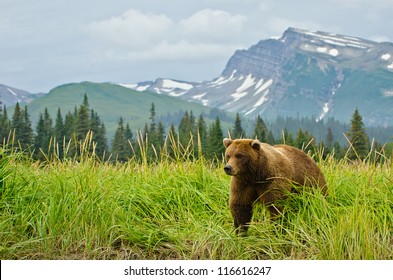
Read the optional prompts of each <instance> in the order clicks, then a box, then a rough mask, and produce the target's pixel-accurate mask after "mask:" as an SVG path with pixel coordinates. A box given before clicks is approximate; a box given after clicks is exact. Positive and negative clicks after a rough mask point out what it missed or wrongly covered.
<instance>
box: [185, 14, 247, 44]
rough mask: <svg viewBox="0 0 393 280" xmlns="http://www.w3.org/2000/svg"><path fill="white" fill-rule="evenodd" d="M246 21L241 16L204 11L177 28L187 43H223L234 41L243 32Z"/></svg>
mask: <svg viewBox="0 0 393 280" xmlns="http://www.w3.org/2000/svg"><path fill="white" fill-rule="evenodd" d="M246 21H247V18H246V17H245V16H243V15H232V14H230V13H229V12H226V11H222V10H210V9H204V10H200V11H197V12H196V13H194V14H193V15H192V16H190V17H189V18H187V19H184V20H181V21H180V23H179V26H180V28H181V30H182V34H183V36H184V38H186V39H187V40H189V41H194V42H195V41H198V42H209V43H214V42H215V43H225V42H230V41H235V40H236V35H239V34H240V32H242V31H243V27H244V23H245V22H246Z"/></svg>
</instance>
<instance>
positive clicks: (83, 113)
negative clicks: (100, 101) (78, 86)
mask: <svg viewBox="0 0 393 280" xmlns="http://www.w3.org/2000/svg"><path fill="white" fill-rule="evenodd" d="M89 124H90V123H89V101H88V99H87V95H86V94H85V95H84V99H83V103H82V104H81V105H80V106H79V109H78V112H77V116H76V120H75V133H76V137H77V139H78V141H80V140H84V139H85V138H86V135H87V133H88V132H89V129H90V125H89Z"/></svg>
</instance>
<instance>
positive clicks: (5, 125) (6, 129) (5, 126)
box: [0, 105, 11, 144]
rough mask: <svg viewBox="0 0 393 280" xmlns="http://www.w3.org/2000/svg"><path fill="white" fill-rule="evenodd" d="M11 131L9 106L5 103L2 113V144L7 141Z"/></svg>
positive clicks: (0, 142)
mask: <svg viewBox="0 0 393 280" xmlns="http://www.w3.org/2000/svg"><path fill="white" fill-rule="evenodd" d="M0 108H1V105H0ZM10 131H11V121H10V120H9V119H8V114H7V107H6V106H5V105H4V107H3V110H2V111H1V114H0V144H6V143H7V141H8V137H9V133H10Z"/></svg>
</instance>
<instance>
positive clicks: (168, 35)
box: [0, 0, 393, 92]
mask: <svg viewBox="0 0 393 280" xmlns="http://www.w3.org/2000/svg"><path fill="white" fill-rule="evenodd" d="M288 27H297V28H303V29H311V30H320V31H327V32H332V33H339V34H345V35H352V36H358V37H362V38H366V39H371V40H376V41H393V0H324V1H317V0H308V1H307V0H296V1H290V0H282V1H281V0H259V1H258V0H243V1H235V0H226V1H225V0H209V1H207V0H187V1H185V0H165V1H164V0H110V1H109V0H0V84H6V85H9V86H13V87H16V88H21V89H25V90H28V91H31V92H48V91H49V90H50V89H52V88H53V87H55V86H58V85H60V84H64V83H71V82H80V81H93V82H119V83H133V82H138V81H145V80H153V79H155V78H158V77H163V78H173V79H179V80H186V81H196V82H198V81H203V80H211V79H213V78H215V77H218V76H219V75H220V74H221V71H222V70H223V69H224V67H225V64H226V62H227V61H228V59H229V58H230V56H231V55H232V54H233V53H234V51H235V50H236V49H245V48H248V47H250V46H251V45H253V44H256V43H257V42H258V41H260V40H262V39H267V38H270V37H272V36H280V35H282V33H283V32H284V31H285V30H286V29H287V28H288Z"/></svg>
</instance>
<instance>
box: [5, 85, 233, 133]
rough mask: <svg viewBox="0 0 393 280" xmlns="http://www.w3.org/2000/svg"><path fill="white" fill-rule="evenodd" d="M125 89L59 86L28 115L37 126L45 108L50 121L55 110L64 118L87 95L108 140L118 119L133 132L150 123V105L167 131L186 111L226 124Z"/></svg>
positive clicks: (178, 102)
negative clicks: (103, 125) (122, 120)
mask: <svg viewBox="0 0 393 280" xmlns="http://www.w3.org/2000/svg"><path fill="white" fill-rule="evenodd" d="M128 87H129V86H128V85H117V84H112V83H92V82H82V83H72V84H66V85H61V86H58V87H56V88H54V89H52V90H51V91H50V92H49V93H47V94H45V95H43V96H42V97H40V98H37V99H34V100H33V101H32V102H30V103H29V104H28V112H29V114H30V116H31V120H32V122H33V124H35V123H37V121H38V118H39V114H40V113H43V112H44V110H45V108H48V111H49V114H50V115H51V117H52V119H53V122H54V121H55V118H56V113H57V110H58V108H60V109H61V112H62V116H63V119H64V118H65V115H66V114H67V113H68V112H74V109H75V107H79V106H80V104H82V102H83V97H84V95H85V94H86V95H87V97H88V101H89V105H90V109H94V111H95V112H97V114H98V115H99V116H100V118H101V120H102V121H104V123H105V127H106V129H107V132H108V140H111V138H112V136H113V135H114V132H115V130H116V128H117V125H118V122H119V119H120V117H123V119H124V121H125V122H126V123H127V122H129V123H130V125H131V129H132V131H133V132H135V131H136V130H142V129H143V128H144V126H145V123H149V122H150V120H149V117H150V108H151V104H152V103H154V105H155V111H156V116H157V120H156V121H157V122H158V121H162V122H163V124H164V126H165V127H166V128H167V129H169V127H170V125H171V124H172V123H174V124H175V125H176V124H177V123H176V122H177V121H178V120H179V118H181V117H182V116H183V114H184V112H185V111H186V110H187V111H189V112H190V111H192V112H193V114H194V116H199V115H200V114H201V113H203V114H204V116H205V118H206V121H207V122H209V120H211V121H212V120H214V119H215V117H216V116H217V115H220V118H221V117H222V116H224V117H223V120H224V124H225V113H223V112H220V111H219V110H217V109H212V108H210V107H206V106H202V105H200V104H197V103H192V102H188V101H184V100H182V99H179V98H175V97H171V96H166V95H159V94H156V93H153V92H148V91H144V92H139V91H135V90H132V89H130V88H128ZM10 110H12V108H10ZM11 112H12V111H11ZM227 125H228V123H227ZM34 127H35V126H34Z"/></svg>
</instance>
